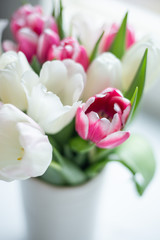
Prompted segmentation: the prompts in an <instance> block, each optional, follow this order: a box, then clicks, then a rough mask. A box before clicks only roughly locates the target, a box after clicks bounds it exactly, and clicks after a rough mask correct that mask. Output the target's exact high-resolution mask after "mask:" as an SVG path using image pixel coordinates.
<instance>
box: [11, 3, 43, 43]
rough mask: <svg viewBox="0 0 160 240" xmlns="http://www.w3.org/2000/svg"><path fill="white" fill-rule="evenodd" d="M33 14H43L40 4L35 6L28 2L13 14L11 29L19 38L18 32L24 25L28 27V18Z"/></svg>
mask: <svg viewBox="0 0 160 240" xmlns="http://www.w3.org/2000/svg"><path fill="white" fill-rule="evenodd" d="M31 14H40V15H41V14H42V8H41V7H40V6H35V7H33V6H32V5H30V4H26V5H24V6H22V7H20V8H19V9H18V10H17V11H16V12H15V13H14V14H13V16H12V20H11V25H10V26H11V31H12V33H13V35H14V37H15V39H17V32H18V31H19V29H21V28H23V27H28V24H27V19H28V17H29V16H30V15H31Z"/></svg>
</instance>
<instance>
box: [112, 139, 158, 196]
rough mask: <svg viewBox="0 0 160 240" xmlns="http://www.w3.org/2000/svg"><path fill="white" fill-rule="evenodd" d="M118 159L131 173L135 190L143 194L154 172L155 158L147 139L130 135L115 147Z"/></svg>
mask: <svg viewBox="0 0 160 240" xmlns="http://www.w3.org/2000/svg"><path fill="white" fill-rule="evenodd" d="M116 154H117V156H118V159H119V160H118V161H119V162H120V163H122V164H123V165H124V166H126V167H127V168H128V169H129V170H130V171H131V173H132V174H133V180H134V182H135V184H136V187H137V191H138V193H139V194H140V195H142V194H143V192H144V191H145V189H146V187H147V186H148V184H149V183H150V181H151V180H152V178H153V176H154V173H155V158H154V154H153V152H152V148H151V146H150V144H149V143H148V141H147V140H146V139H145V138H143V137H141V136H139V135H133V136H131V137H130V138H129V139H128V140H127V141H126V142H125V143H123V144H122V145H121V146H120V147H118V148H117V149H116Z"/></svg>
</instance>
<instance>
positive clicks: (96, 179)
mask: <svg viewBox="0 0 160 240" xmlns="http://www.w3.org/2000/svg"><path fill="white" fill-rule="evenodd" d="M105 172H106V167H105V168H104V169H103V170H102V171H101V172H100V173H99V174H98V175H97V176H95V177H93V178H91V179H90V180H88V181H86V182H84V183H82V184H79V185H71V186H64V185H54V184H52V183H50V182H47V181H44V180H43V179H41V178H30V179H28V180H25V181H34V182H37V183H38V182H39V183H40V184H43V186H47V187H48V188H52V189H53V188H54V189H55V190H57V191H58V190H59V191H61V190H63V191H72V190H76V189H77V190H79V189H82V188H88V187H89V186H91V185H94V184H96V183H98V182H99V181H101V179H102V178H103V176H104V175H105Z"/></svg>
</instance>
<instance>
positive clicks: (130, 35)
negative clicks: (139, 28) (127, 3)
mask: <svg viewBox="0 0 160 240" xmlns="http://www.w3.org/2000/svg"><path fill="white" fill-rule="evenodd" d="M118 29H119V27H118V25H117V24H113V25H112V26H111V29H110V31H109V33H106V34H104V36H103V39H102V44H101V47H100V48H101V49H100V50H101V52H106V51H108V50H109V48H110V47H111V44H112V43H113V41H114V38H115V36H116V33H117V31H118ZM135 41H136V39H135V34H134V31H133V30H132V29H131V28H130V27H129V26H127V33H126V47H127V49H128V48H130V47H131V46H132V45H133V44H134V43H135Z"/></svg>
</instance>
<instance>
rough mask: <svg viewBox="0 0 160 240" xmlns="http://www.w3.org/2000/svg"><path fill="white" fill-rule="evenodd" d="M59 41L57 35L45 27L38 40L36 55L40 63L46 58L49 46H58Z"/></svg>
mask: <svg viewBox="0 0 160 240" xmlns="http://www.w3.org/2000/svg"><path fill="white" fill-rule="evenodd" d="M59 43H60V39H59V35H58V34H57V33H56V32H54V31H52V30H51V29H46V30H45V31H44V32H43V33H42V34H41V36H40V37H39V40H38V46H37V56H38V60H39V61H40V63H43V62H45V61H46V60H47V55H48V51H49V49H50V48H51V46H52V45H53V46H58V45H59Z"/></svg>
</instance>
